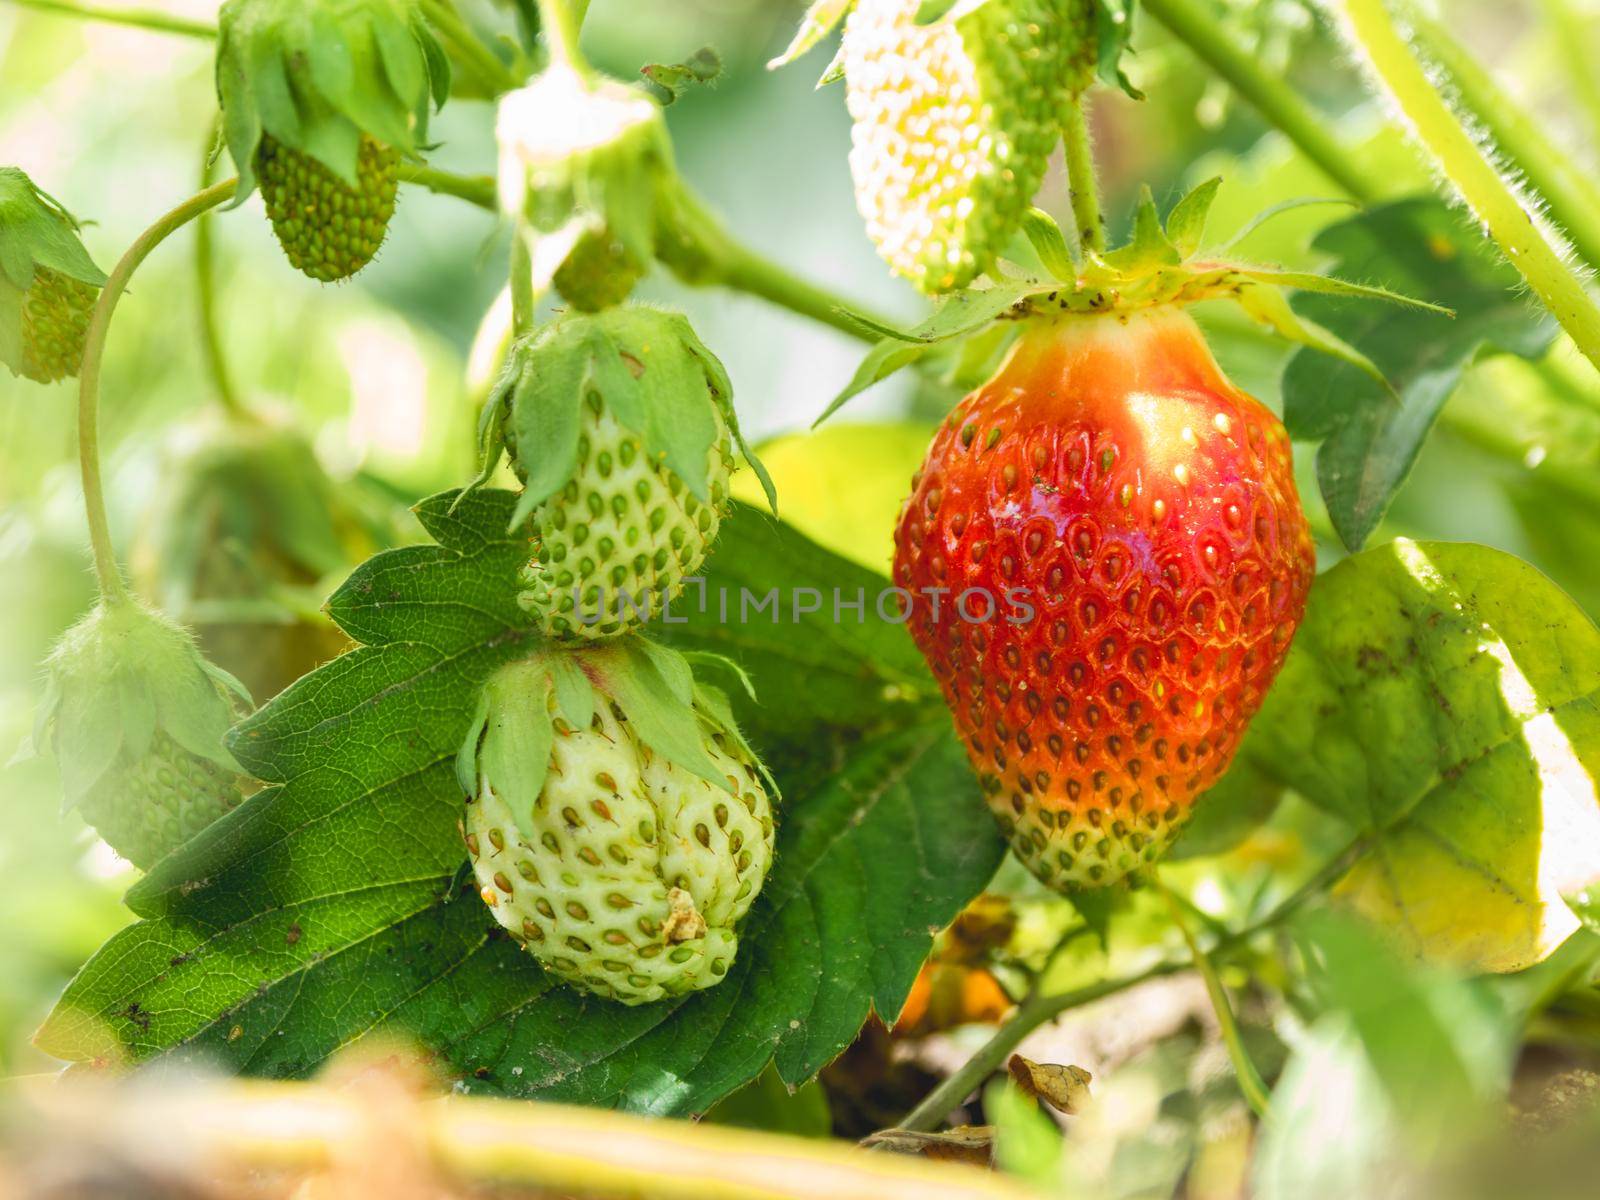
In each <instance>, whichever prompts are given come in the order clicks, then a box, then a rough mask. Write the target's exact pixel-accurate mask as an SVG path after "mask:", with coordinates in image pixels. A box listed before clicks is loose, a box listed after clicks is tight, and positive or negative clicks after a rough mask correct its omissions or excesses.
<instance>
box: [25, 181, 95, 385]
mask: <svg viewBox="0 0 1600 1200" xmlns="http://www.w3.org/2000/svg"><path fill="white" fill-rule="evenodd" d="M104 283H105V276H104V275H103V274H101V272H100V269H99V268H98V267H96V266H95V265H94V262H93V261H92V260H91V259H90V258H89V254H88V252H87V251H86V250H84V248H83V243H82V242H81V241H79V240H78V223H77V221H75V220H74V219H73V217H72V214H71V213H69V212H67V211H66V209H64V208H62V207H61V205H59V204H57V203H56V202H55V201H54V200H53V199H51V198H50V197H49V196H47V195H45V193H43V192H41V191H40V190H39V189H38V188H37V187H35V186H34V184H33V181H32V180H31V179H29V178H28V177H27V175H25V174H24V173H23V172H21V171H19V170H17V168H15V167H0V361H4V362H5V364H6V365H7V366H8V367H10V368H11V370H12V372H13V373H14V374H17V375H22V376H25V377H26V378H28V379H32V380H34V381H36V382H38V383H54V382H55V381H56V380H58V379H65V378H67V377H68V376H72V375H76V374H77V373H78V366H79V364H80V363H81V362H82V361H83V341H84V336H85V334H86V333H87V332H88V329H89V317H90V314H91V313H92V312H93V311H94V303H95V298H96V294H97V292H98V289H99V288H100V287H101V285H102V284H104Z"/></svg>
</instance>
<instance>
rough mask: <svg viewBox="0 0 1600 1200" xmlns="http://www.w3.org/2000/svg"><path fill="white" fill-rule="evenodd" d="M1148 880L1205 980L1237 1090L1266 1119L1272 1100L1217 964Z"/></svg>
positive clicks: (1154, 878)
mask: <svg viewBox="0 0 1600 1200" xmlns="http://www.w3.org/2000/svg"><path fill="white" fill-rule="evenodd" d="M1150 880H1151V882H1152V883H1153V884H1154V885H1155V889H1156V891H1158V892H1160V893H1161V898H1162V899H1163V900H1165V901H1166V902H1167V912H1168V914H1169V915H1170V916H1171V917H1172V923H1173V924H1174V925H1176V926H1177V927H1178V932H1179V933H1181V934H1182V935H1183V941H1184V944H1185V945H1186V946H1188V947H1189V957H1190V959H1192V960H1193V962H1194V965H1195V968H1196V969H1197V970H1198V971H1199V972H1200V978H1201V979H1203V980H1204V981H1205V985H1206V995H1208V996H1209V997H1211V1008H1212V1011H1213V1012H1215V1013H1216V1014H1217V1027H1218V1029H1219V1030H1221V1032H1222V1041H1223V1043H1224V1044H1225V1045H1226V1046H1227V1047H1228V1058H1229V1059H1230V1060H1231V1061H1232V1063H1233V1073H1234V1076H1235V1078H1237V1079H1238V1081H1239V1090H1240V1091H1241V1092H1243V1093H1244V1098H1245V1102H1246V1103H1248V1104H1249V1105H1250V1111H1252V1112H1253V1113H1255V1114H1256V1116H1258V1117H1265V1116H1266V1115H1267V1108H1268V1106H1269V1104H1270V1103H1271V1097H1270V1095H1269V1094H1268V1092H1267V1085H1266V1084H1265V1083H1263V1082H1262V1081H1261V1073H1260V1072H1259V1071H1257V1070H1256V1065H1255V1063H1254V1062H1252V1061H1251V1059H1250V1052H1249V1050H1247V1049H1246V1048H1245V1044H1244V1039H1243V1038H1242V1037H1240V1035H1239V1023H1238V1021H1236V1020H1235V1019H1234V1015H1233V1006H1232V1005H1231V1004H1230V1003H1229V1002H1228V993H1227V991H1226V990H1225V989H1224V988H1223V986H1222V977H1221V976H1219V975H1218V974H1217V968H1216V965H1215V964H1214V963H1212V961H1211V958H1210V956H1209V955H1207V954H1206V952H1205V951H1204V950H1202V949H1201V948H1200V943H1199V942H1198V941H1196V940H1195V936H1194V930H1193V929H1191V928H1190V927H1189V917H1188V915H1187V914H1186V913H1185V912H1184V911H1183V905H1181V904H1179V903H1178V900H1177V897H1175V896H1174V895H1173V894H1172V892H1171V891H1170V890H1169V889H1168V888H1167V885H1166V884H1165V883H1163V882H1162V881H1161V875H1160V873H1159V872H1158V871H1156V870H1153V869H1152V870H1151V872H1150Z"/></svg>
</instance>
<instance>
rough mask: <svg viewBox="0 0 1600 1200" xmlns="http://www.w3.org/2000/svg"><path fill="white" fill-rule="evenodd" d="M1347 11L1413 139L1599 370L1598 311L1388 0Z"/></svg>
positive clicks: (1360, 46) (1358, 0) (1355, 3)
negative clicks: (1422, 59) (1458, 112)
mask: <svg viewBox="0 0 1600 1200" xmlns="http://www.w3.org/2000/svg"><path fill="white" fill-rule="evenodd" d="M1344 13H1345V17H1346V22H1345V24H1346V33H1347V36H1348V37H1349V39H1350V42H1351V44H1352V45H1353V46H1354V48H1355V49H1357V50H1358V51H1360V52H1361V53H1362V55H1363V56H1364V57H1365V58H1366V59H1367V62H1368V64H1369V65H1370V67H1371V68H1372V73H1373V75H1374V76H1375V77H1376V79H1377V81H1378V82H1379V83H1380V84H1381V85H1382V86H1383V88H1384V89H1385V90H1386V91H1387V92H1388V93H1389V95H1390V97H1391V98H1392V99H1393V100H1394V103H1395V105H1396V107H1398V108H1399V110H1400V112H1401V113H1402V114H1403V115H1404V116H1405V118H1406V120H1407V121H1408V122H1409V123H1410V125H1411V129H1412V132H1413V134H1414V135H1415V137H1416V140H1417V141H1418V142H1419V143H1420V144H1421V145H1422V147H1423V148H1424V149H1425V150H1426V151H1427V152H1428V154H1429V156H1430V157H1431V158H1432V159H1433V161H1434V164H1435V165H1436V166H1437V167H1438V169H1439V171H1440V173H1441V174H1442V175H1443V176H1444V177H1445V178H1446V179H1448V180H1449V181H1450V183H1451V184H1452V185H1454V188H1455V190H1456V191H1458V192H1459V193H1460V195H1461V198H1462V200H1464V201H1465V202H1466V205H1467V207H1468V208H1469V209H1471V210H1472V213H1473V215H1474V216H1475V217H1477V218H1478V220H1479V221H1481V222H1482V223H1483V225H1484V226H1485V227H1486V228H1487V230H1488V232H1489V236H1490V237H1491V238H1493V239H1494V241H1495V244H1496V245H1498V246H1499V247H1500V251H1501V253H1503V254H1504V255H1505V256H1506V258H1507V259H1508V260H1509V261H1510V262H1511V264H1512V265H1513V266H1514V267H1516V268H1517V270H1518V271H1520V272H1521V273H1522V277H1523V278H1524V279H1525V280H1527V282H1528V287H1529V288H1531V289H1532V291H1533V293H1534V295H1536V296H1537V297H1538V298H1539V300H1540V302H1541V303H1542V304H1543V305H1544V306H1545V307H1546V308H1547V309H1549V310H1550V313H1551V314H1552V315H1553V316H1554V317H1555V318H1556V320H1557V321H1559V322H1560V323H1561V327H1562V328H1563V329H1565V330H1566V331H1567V335H1568V336H1569V337H1571V338H1572V340H1573V343H1574V344H1575V345H1576V346H1577V347H1578V349H1579V350H1580V351H1582V353H1583V355H1584V357H1586V358H1587V359H1588V360H1589V361H1590V362H1592V363H1594V364H1595V366H1596V367H1597V368H1600V307H1596V305H1595V303H1594V301H1593V300H1592V299H1591V298H1590V296H1589V294H1588V292H1587V290H1585V288H1584V285H1583V283H1582V281H1580V280H1579V278H1578V277H1577V275H1575V274H1574V273H1573V272H1572V271H1571V270H1570V269H1569V268H1568V267H1567V264H1566V263H1564V262H1563V261H1562V259H1561V254H1560V253H1559V252H1558V251H1557V249H1556V248H1555V247H1554V246H1552V245H1551V244H1550V242H1549V241H1548V240H1546V238H1545V236H1544V233H1543V232H1542V231H1541V230H1540V228H1539V226H1538V224H1537V223H1536V222H1535V220H1534V217H1533V214H1532V213H1530V212H1529V211H1528V210H1527V209H1526V208H1524V207H1523V205H1522V203H1521V201H1520V200H1519V199H1518V197H1517V195H1516V193H1515V192H1514V191H1512V189H1511V187H1510V186H1509V185H1508V184H1507V183H1506V181H1505V180H1504V179H1502V178H1501V176H1500V173H1499V172H1498V171H1496V170H1495V168H1494V165H1493V164H1492V163H1490V162H1489V160H1488V159H1486V158H1485V157H1484V156H1483V154H1482V152H1481V151H1480V150H1479V149H1478V147H1477V145H1476V144H1475V143H1474V142H1473V140H1472V137H1471V136H1470V135H1469V134H1468V133H1467V131H1466V130H1465V129H1463V128H1462V127H1461V123H1460V122H1459V121H1457V120H1456V117H1455V114H1454V113H1453V112H1451V111H1450V106H1449V105H1448V104H1446V103H1445V102H1444V99H1443V98H1442V97H1441V96H1440V95H1439V93H1438V92H1437V91H1435V90H1434V87H1433V84H1432V83H1430V82H1429V80H1428V76H1427V74H1426V73H1425V72H1424V71H1423V69H1422V67H1421V65H1420V64H1419V63H1418V62H1417V60H1416V58H1415V57H1414V56H1413V55H1412V53H1411V48H1410V47H1409V46H1407V45H1406V42H1405V39H1404V38H1402V37H1401V36H1400V32H1399V30H1397V29H1396V28H1395V24H1394V22H1393V21H1392V20H1391V19H1390V16H1389V12H1388V9H1387V8H1386V7H1385V5H1384V0H1345V3H1344Z"/></svg>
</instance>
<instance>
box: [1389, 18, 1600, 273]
mask: <svg viewBox="0 0 1600 1200" xmlns="http://www.w3.org/2000/svg"><path fill="white" fill-rule="evenodd" d="M1403 13H1404V17H1405V21H1406V23H1407V24H1408V25H1410V27H1411V30H1412V33H1413V34H1414V36H1415V39H1416V42H1417V46H1418V48H1419V49H1420V50H1421V51H1422V54H1423V57H1425V58H1428V59H1431V60H1432V61H1433V62H1434V63H1436V64H1438V65H1439V66H1440V67H1443V68H1444V70H1445V71H1446V72H1447V73H1448V74H1449V76H1450V82H1451V83H1452V84H1453V85H1454V86H1455V92H1456V97H1457V99H1458V100H1459V101H1460V104H1461V107H1462V108H1463V109H1464V110H1465V111H1466V112H1467V113H1468V114H1469V115H1470V116H1471V117H1472V119H1473V120H1474V121H1476V122H1477V123H1478V124H1479V125H1481V126H1482V127H1483V128H1484V130H1485V131H1487V132H1488V134H1489V136H1490V137H1492V138H1493V139H1494V142H1495V145H1496V146H1497V147H1498V148H1499V150H1500V153H1501V154H1502V155H1503V156H1504V157H1505V158H1506V159H1507V160H1508V164H1509V165H1510V166H1513V167H1515V168H1516V169H1517V171H1518V172H1520V173H1521V175H1522V177H1523V178H1524V179H1526V180H1527V181H1528V184H1529V186H1530V187H1532V188H1533V190H1534V191H1535V192H1537V193H1538V194H1539V196H1540V198H1541V199H1543V200H1544V202H1545V204H1546V205H1547V206H1548V211H1549V214H1550V218H1551V220H1553V221H1554V222H1555V223H1556V224H1557V225H1559V226H1561V228H1562V230H1563V231H1564V232H1565V233H1566V235H1567V237H1568V238H1570V239H1571V241H1572V244H1573V246H1574V247H1575V248H1576V249H1577V251H1578V253H1579V254H1581V255H1583V257H1584V260H1585V261H1586V262H1587V263H1588V264H1589V266H1590V267H1591V268H1600V188H1597V187H1596V186H1595V185H1594V183H1593V182H1592V181H1591V180H1590V179H1589V178H1587V177H1586V176H1585V175H1584V174H1583V172H1582V171H1581V170H1579V168H1578V167H1577V166H1576V165H1575V164H1574V163H1573V162H1572V160H1571V159H1570V158H1569V157H1568V156H1567V155H1566V154H1565V153H1564V152H1562V151H1561V150H1560V149H1559V148H1558V147H1557V146H1556V144H1555V143H1554V142H1552V141H1551V140H1550V138H1549V137H1548V136H1547V135H1546V134H1545V132H1544V130H1543V128H1541V126H1540V123H1539V122H1538V121H1536V120H1534V118H1533V117H1532V116H1530V115H1529V114H1528V112H1527V111H1526V110H1524V109H1523V108H1522V107H1521V106H1519V105H1518V104H1517V103H1516V102H1515V101H1514V100H1512V99H1511V97H1510V96H1508V95H1506V94H1505V92H1504V91H1502V90H1501V88H1500V86H1499V85H1498V84H1497V83H1495V81H1494V77H1493V76H1492V75H1490V74H1489V72H1488V71H1486V70H1484V69H1483V67H1482V66H1481V65H1480V64H1479V62H1478V60H1477V59H1476V58H1475V57H1473V55H1472V54H1471V53H1470V52H1468V51H1467V50H1466V49H1465V48H1464V47H1463V46H1462V45H1461V43H1460V42H1458V41H1457V40H1456V39H1455V38H1454V37H1453V36H1452V35H1451V33H1450V31H1449V30H1448V29H1447V28H1446V27H1445V26H1444V24H1443V23H1442V22H1440V21H1437V20H1435V19H1434V18H1433V17H1431V16H1429V15H1428V14H1427V13H1425V12H1423V11H1422V9H1421V8H1420V7H1419V6H1418V5H1416V4H1414V3H1411V2H1410V0H1407V3H1406V5H1405V8H1404V10H1403Z"/></svg>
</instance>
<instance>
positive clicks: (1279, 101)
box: [1144, 0, 1380, 204]
mask: <svg viewBox="0 0 1600 1200" xmlns="http://www.w3.org/2000/svg"><path fill="white" fill-rule="evenodd" d="M1144 9H1145V11H1146V12H1148V13H1149V14H1150V15H1151V16H1152V17H1154V18H1155V19H1156V20H1158V21H1160V22H1161V23H1162V24H1163V25H1165V26H1166V27H1167V28H1168V29H1169V30H1170V31H1171V32H1172V34H1173V35H1174V36H1175V37H1177V38H1178V40H1179V41H1181V42H1183V43H1185V44H1186V45H1187V46H1188V47H1189V49H1190V50H1192V51H1194V54H1195V56H1196V57H1197V58H1199V59H1200V61H1201V62H1203V63H1205V64H1206V65H1207V66H1208V67H1210V68H1211V69H1212V70H1213V71H1215V72H1216V73H1217V74H1218V75H1220V76H1222V78H1223V79H1225V80H1226V81H1227V82H1228V84H1229V86H1230V87H1232V88H1233V90H1234V91H1236V92H1238V93H1239V95H1240V96H1242V97H1243V98H1244V99H1245V100H1246V101H1248V102H1249V103H1250V104H1251V105H1252V106H1253V107H1254V108H1255V109H1256V110H1257V111H1258V112H1260V113H1261V115H1262V116H1263V117H1265V118H1266V119H1267V120H1268V121H1269V122H1271V123H1272V124H1273V125H1275V126H1276V127H1277V128H1278V129H1280V130H1281V131H1282V132H1283V134H1284V135H1285V136H1286V137H1287V138H1288V139H1289V140H1290V141H1291V142H1293V143H1294V144H1295V146H1296V147H1298V148H1299V150H1300V153H1302V154H1304V155H1305V156H1306V157H1307V158H1308V159H1310V160H1311V161H1312V162H1313V163H1315V164H1316V165H1317V167H1318V169H1319V170H1321V171H1322V173H1323V174H1324V175H1326V176H1327V177H1328V178H1329V179H1331V180H1333V181H1334V182H1335V183H1337V184H1338V185H1339V186H1340V187H1342V188H1343V189H1344V190H1345V191H1346V192H1348V193H1350V195H1352V196H1354V197H1355V198H1356V199H1357V200H1360V201H1361V202H1362V203H1363V204H1371V203H1373V202H1375V201H1376V200H1378V199H1380V190H1379V188H1378V187H1376V186H1375V185H1374V183H1373V181H1372V180H1370V179H1369V178H1368V177H1367V175H1366V173H1365V172H1363V171H1362V169H1361V167H1360V165H1359V164H1358V163H1356V162H1355V161H1354V159H1352V157H1351V156H1350V153H1349V151H1347V150H1346V149H1345V148H1344V147H1343V146H1341V145H1340V144H1339V140H1338V139H1337V138H1335V137H1334V136H1333V135H1332V134H1331V133H1329V132H1328V125H1329V120H1328V118H1327V117H1325V116H1323V115H1322V114H1321V113H1318V112H1316V111H1315V110H1314V109H1312V108H1311V106H1310V105H1308V104H1307V103H1306V102H1305V101H1304V100H1303V99H1301V98H1300V94H1299V93H1298V92H1296V91H1295V90H1294V88H1292V87H1291V86H1289V84H1288V83H1287V82H1286V81H1285V80H1284V79H1282V78H1280V77H1279V76H1277V75H1274V74H1272V73H1271V72H1270V71H1268V70H1267V69H1266V68H1265V67H1263V66H1262V65H1261V63H1260V61H1259V60H1258V59H1256V58H1255V57H1253V56H1252V55H1250V54H1249V53H1247V52H1246V51H1244V50H1243V49H1241V48H1240V47H1239V46H1238V45H1237V44H1236V43H1235V42H1234V41H1233V39H1232V38H1231V37H1230V36H1229V35H1228V31H1227V30H1225V29H1224V28H1223V27H1222V25H1221V24H1220V23H1219V22H1218V21H1217V19H1216V17H1214V16H1213V15H1212V14H1211V12H1210V10H1209V9H1208V8H1207V7H1206V6H1205V5H1204V4H1202V3H1201V2H1200V0H1144Z"/></svg>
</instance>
